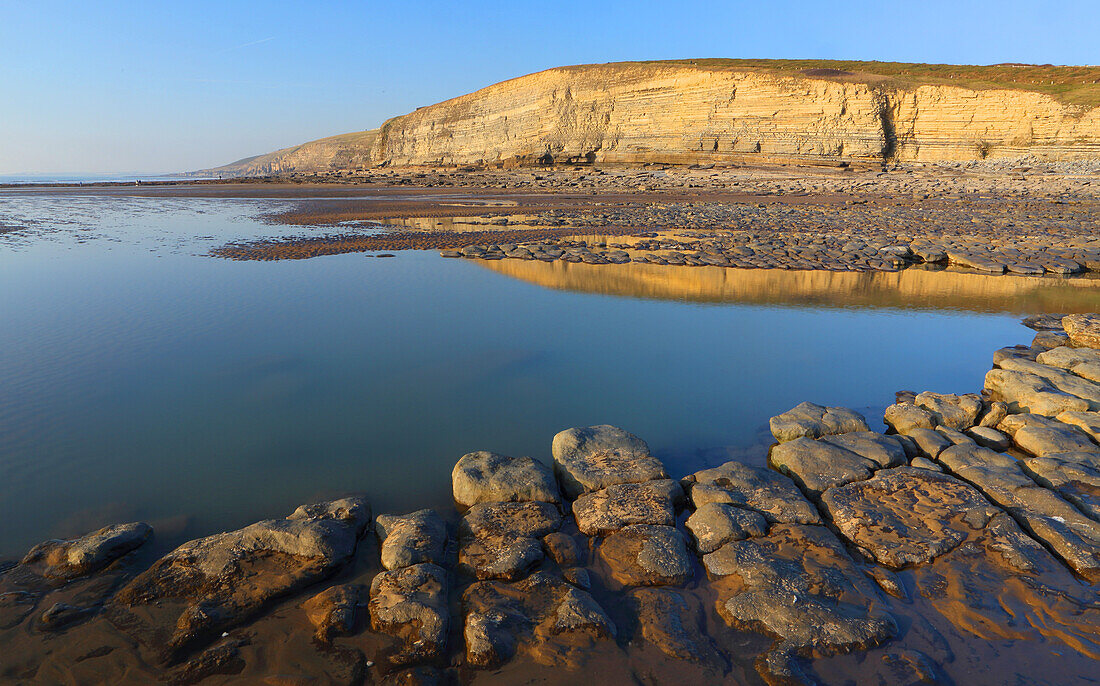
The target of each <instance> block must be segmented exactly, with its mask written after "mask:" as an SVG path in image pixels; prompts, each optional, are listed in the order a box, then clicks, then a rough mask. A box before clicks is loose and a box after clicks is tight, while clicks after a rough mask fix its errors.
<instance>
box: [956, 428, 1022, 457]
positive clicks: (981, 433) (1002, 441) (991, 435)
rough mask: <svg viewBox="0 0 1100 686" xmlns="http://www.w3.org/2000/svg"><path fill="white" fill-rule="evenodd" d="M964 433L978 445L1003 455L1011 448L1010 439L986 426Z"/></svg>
mask: <svg viewBox="0 0 1100 686" xmlns="http://www.w3.org/2000/svg"><path fill="white" fill-rule="evenodd" d="M966 433H967V435H968V436H970V438H972V439H973V440H974V442H975V443H977V444H978V445H980V446H982V447H983V448H989V449H990V450H996V451H997V452H999V453H1003V452H1004V451H1006V450H1008V449H1009V448H1011V447H1012V439H1011V438H1009V437H1008V436H1006V435H1004V434H1003V433H1001V432H1000V431H997V430H996V429H994V428H991V427H988V426H975V427H974V428H972V429H970V430H969V431H967V432H966Z"/></svg>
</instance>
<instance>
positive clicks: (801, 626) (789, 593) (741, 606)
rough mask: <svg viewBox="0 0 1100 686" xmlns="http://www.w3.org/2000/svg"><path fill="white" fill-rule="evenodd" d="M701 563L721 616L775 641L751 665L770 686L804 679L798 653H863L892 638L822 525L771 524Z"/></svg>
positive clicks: (862, 579)
mask: <svg viewBox="0 0 1100 686" xmlns="http://www.w3.org/2000/svg"><path fill="white" fill-rule="evenodd" d="M703 562H704V566H705V567H706V568H707V572H708V574H710V576H711V578H712V585H713V586H714V587H715V588H716V590H717V592H718V612H719V614H720V615H721V616H722V617H723V618H724V619H725V620H726V621H727V622H728V623H729V624H730V625H731V626H733V627H736V628H742V629H747V630H750V631H763V632H765V633H766V634H769V635H771V636H774V637H775V638H776V641H775V644H774V645H773V646H772V648H771V649H770V650H769V651H768V652H767V653H765V654H764V655H763V656H762V657H761V658H760V660H759V661H758V666H757V668H758V670H759V671H760V672H761V674H762V675H763V676H764V678H765V680H767V681H769V682H773V683H783V681H784V680H788V681H793V682H797V681H809V677H808V676H807V675H806V674H805V673H804V670H803V667H802V665H801V663H800V662H799V659H798V657H799V656H800V655H808V654H810V653H813V654H816V655H830V654H836V653H844V652H849V651H852V650H859V649H867V648H870V647H873V646H876V645H880V644H882V643H884V642H885V641H886V640H888V639H890V638H891V637H893V636H894V635H895V634H896V633H897V626H896V624H895V622H894V619H893V618H892V617H891V616H890V615H889V613H887V612H886V611H885V610H884V609H883V607H882V597H881V595H880V592H879V591H878V590H877V588H876V587H875V586H874V585H873V584H872V582H871V581H870V580H869V579H868V578H867V577H866V576H865V575H864V574H863V573H862V572H860V571H859V570H858V569H857V567H856V566H855V563H854V562H853V561H852V559H851V557H849V556H848V553H847V552H846V551H845V550H844V546H843V544H842V543H841V542H840V541H839V540H837V538H836V537H835V536H834V535H833V534H832V533H831V532H830V531H829V530H828V529H826V528H824V527H820V526H806V525H797V524H795V525H791V524H775V525H773V526H772V527H771V530H770V531H769V532H768V535H767V536H762V537H759V538H750V539H746V540H743V541H736V542H733V543H728V544H726V545H724V546H722V547H721V548H719V549H718V550H717V551H715V552H713V553H710V554H709V555H706V556H704V558H703Z"/></svg>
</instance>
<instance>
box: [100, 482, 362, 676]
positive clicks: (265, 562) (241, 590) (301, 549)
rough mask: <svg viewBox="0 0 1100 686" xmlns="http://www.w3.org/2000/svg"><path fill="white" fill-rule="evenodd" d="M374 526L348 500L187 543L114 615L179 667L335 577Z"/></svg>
mask: <svg viewBox="0 0 1100 686" xmlns="http://www.w3.org/2000/svg"><path fill="white" fill-rule="evenodd" d="M369 521H370V509H369V507H368V506H367V503H366V501H365V500H363V499H362V498H344V499H342V500H334V501H331V502H326V503H318V504H315V505H303V506H302V507H299V508H298V509H297V510H295V511H294V512H293V513H291V515H290V516H288V517H287V518H286V519H271V520H265V521H262V522H257V523H255V524H251V525H249V526H246V527H245V528H243V529H238V530H236V531H228V532H225V533H221V534H215V535H213V536H207V537H206V538H200V539H197V540H194V541H190V542H188V543H184V544H183V545H181V546H180V547H178V548H176V549H175V550H173V551H172V552H170V553H168V554H167V555H165V556H164V557H162V558H161V559H159V560H158V561H157V562H155V563H154V564H153V566H152V567H150V568H149V569H147V570H146V571H144V572H142V573H141V574H140V575H138V576H137V577H136V578H134V579H133V580H132V581H131V582H130V583H129V584H127V585H126V586H125V587H124V588H123V589H122V590H121V591H119V593H118V594H117V595H116V596H115V598H114V599H113V601H112V603H111V606H110V607H109V612H108V616H109V618H110V620H111V621H112V622H113V623H114V624H115V626H117V627H118V628H119V629H122V630H123V631H126V632H129V633H131V634H133V635H134V636H135V637H136V638H138V639H139V640H141V641H142V642H143V643H144V644H145V645H146V646H148V647H149V648H151V649H153V650H154V651H157V652H158V654H159V657H160V658H161V659H163V660H171V659H173V658H174V657H176V656H177V655H178V654H179V653H180V652H181V651H183V650H187V649H190V648H193V647H195V646H197V645H199V644H201V643H203V642H206V641H208V640H210V639H211V638H213V637H215V636H216V635H217V634H218V633H220V632H221V631H224V630H225V629H227V628H231V627H233V626H235V625H236V624H238V623H240V622H242V621H244V620H246V619H249V618H251V617H252V616H253V615H254V614H255V613H256V612H258V611H259V610H260V609H262V608H263V607H264V606H265V604H266V603H267V602H269V601H270V600H272V599H274V598H278V597H280V596H283V595H286V594H289V593H291V592H293V591H296V590H298V589H300V588H303V587H304V586H306V585H307V584H309V583H312V582H314V581H317V580H319V579H322V578H324V577H326V576H328V575H329V574H332V573H333V572H334V571H336V570H337V569H338V568H339V567H340V566H341V565H343V564H344V563H346V562H347V561H348V560H349V559H350V558H351V555H352V553H354V552H355V547H356V543H357V541H358V539H359V537H360V536H361V535H362V533H363V529H364V528H365V527H366V525H367V523H368V522H369Z"/></svg>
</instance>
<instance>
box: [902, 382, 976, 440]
mask: <svg viewBox="0 0 1100 686" xmlns="http://www.w3.org/2000/svg"><path fill="white" fill-rule="evenodd" d="M916 404H917V405H918V406H920V407H922V408H924V409H925V410H927V411H928V412H929V413H930V414H931V415H932V418H933V420H935V422H936V426H946V427H948V428H951V429H955V430H956V431H962V430H964V429H969V428H970V427H972V426H974V425H975V424H977V423H978V415H979V414H981V411H982V399H981V397H980V396H978V395H977V394H974V393H967V394H965V395H954V394H950V393H932V392H930V391H925V392H924V393H921V394H919V395H918V396H917V399H916ZM899 433H901V432H899Z"/></svg>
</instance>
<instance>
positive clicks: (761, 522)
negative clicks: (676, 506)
mask: <svg viewBox="0 0 1100 686" xmlns="http://www.w3.org/2000/svg"><path fill="white" fill-rule="evenodd" d="M684 526H686V527H687V530H688V531H690V532H691V535H692V537H693V538H694V539H695V549H696V550H698V551H699V553H700V554H705V553H713V552H714V551H715V550H717V549H719V548H721V547H722V546H724V545H725V544H727V543H730V542H732V541H740V540H742V539H745V538H751V537H753V536H763V535H764V534H766V533H768V520H767V519H765V518H764V515H762V514H760V513H759V512H756V511H754V510H746V509H743V508H740V507H735V506H733V505H726V504H724V503H707V504H705V505H703V506H702V507H700V508H699V509H697V510H696V511H695V512H693V513H692V514H691V516H690V517H688V518H687V522H685V524H684Z"/></svg>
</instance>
